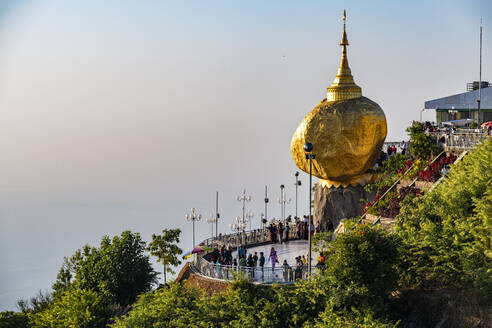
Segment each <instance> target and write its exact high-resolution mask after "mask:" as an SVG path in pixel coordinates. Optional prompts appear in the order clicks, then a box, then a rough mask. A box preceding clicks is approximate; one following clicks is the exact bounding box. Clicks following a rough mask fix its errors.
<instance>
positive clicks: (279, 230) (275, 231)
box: [267, 215, 333, 244]
mask: <svg viewBox="0 0 492 328" xmlns="http://www.w3.org/2000/svg"><path fill="white" fill-rule="evenodd" d="M308 225H309V217H308V216H307V215H304V217H303V218H302V219H301V218H299V217H297V216H296V217H294V218H293V219H292V217H291V216H290V215H289V217H288V218H287V220H286V222H285V223H282V222H280V221H279V222H275V220H273V221H272V222H270V224H269V225H268V227H267V230H268V232H269V236H270V242H271V243H278V242H280V244H282V243H285V242H288V241H289V237H290V234H291V231H295V236H296V237H297V239H299V240H308V237H309V229H308ZM324 230H327V231H333V222H332V221H331V220H330V219H328V221H327V223H326V227H325V228H323V227H322V225H321V223H319V222H318V224H317V225H316V227H315V226H314V224H313V220H312V216H311V237H313V235H314V233H319V232H322V231H324Z"/></svg>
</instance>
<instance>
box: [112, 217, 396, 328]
mask: <svg viewBox="0 0 492 328" xmlns="http://www.w3.org/2000/svg"><path fill="white" fill-rule="evenodd" d="M397 243H398V239H397V238H394V237H391V236H390V235H388V234H387V233H386V232H385V231H383V230H381V229H378V228H373V227H366V226H359V228H357V229H356V230H354V231H351V232H348V233H347V234H345V235H343V236H340V237H339V238H338V239H337V240H336V241H334V242H333V243H332V244H331V247H330V255H329V257H328V262H327V265H326V267H327V268H326V269H325V270H324V271H322V272H321V273H320V274H318V275H315V276H313V277H312V278H311V279H309V280H307V281H302V282H300V283H298V284H297V285H296V288H292V287H281V286H273V287H272V288H265V287H263V286H256V285H252V284H249V283H247V282H246V281H243V280H238V281H235V282H234V283H232V285H231V286H230V287H229V288H228V289H227V290H226V291H225V292H223V293H216V294H214V295H212V296H206V295H204V294H203V293H202V292H200V291H198V290H197V289H194V288H188V287H185V286H181V285H179V284H177V283H171V284H170V285H169V288H161V289H159V290H158V291H156V292H155V293H153V294H143V295H141V296H140V297H139V299H138V301H137V302H136V304H135V305H134V307H133V309H132V311H130V312H129V313H128V315H126V316H125V317H122V318H119V319H116V322H115V324H114V325H113V327H114V328H123V327H238V328H239V327H241V328H247V327H323V326H330V327H347V326H351V324H353V325H354V326H355V327H376V328H386V327H393V326H394V324H393V325H388V324H387V322H388V319H387V318H385V317H384V313H385V310H386V309H387V308H388V306H389V298H388V297H389V294H390V292H391V291H393V290H395V288H396V282H397V280H398V276H397V271H396V270H395V268H394V266H395V261H397V258H398V253H397ZM373 318H374V319H373Z"/></svg>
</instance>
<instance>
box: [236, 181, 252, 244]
mask: <svg viewBox="0 0 492 328" xmlns="http://www.w3.org/2000/svg"><path fill="white" fill-rule="evenodd" d="M236 199H237V200H238V201H239V202H243V219H242V222H243V223H244V222H245V218H244V214H245V211H246V202H250V201H251V196H247V195H246V189H243V190H242V192H241V194H240V195H237V196H236ZM236 219H237V218H236ZM243 238H244V235H243Z"/></svg>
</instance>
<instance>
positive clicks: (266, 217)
mask: <svg viewBox="0 0 492 328" xmlns="http://www.w3.org/2000/svg"><path fill="white" fill-rule="evenodd" d="M269 201H270V200H269V199H268V194H267V186H265V214H263V213H262V217H261V223H263V227H264V226H265V225H266V223H267V222H268V202H269Z"/></svg>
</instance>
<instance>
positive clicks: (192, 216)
mask: <svg viewBox="0 0 492 328" xmlns="http://www.w3.org/2000/svg"><path fill="white" fill-rule="evenodd" d="M186 219H187V220H188V221H192V222H193V248H195V221H200V220H201V219H202V215H201V214H198V213H197V211H196V209H195V208H194V207H193V208H192V209H191V213H190V214H186Z"/></svg>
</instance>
